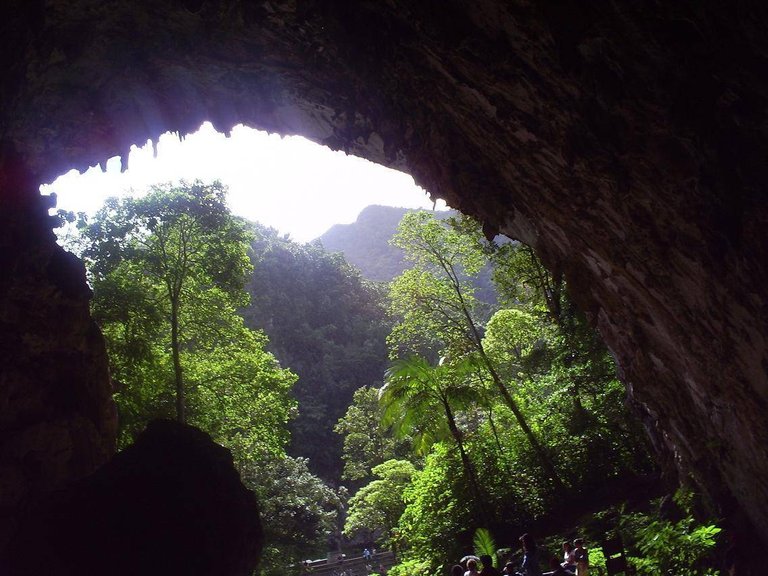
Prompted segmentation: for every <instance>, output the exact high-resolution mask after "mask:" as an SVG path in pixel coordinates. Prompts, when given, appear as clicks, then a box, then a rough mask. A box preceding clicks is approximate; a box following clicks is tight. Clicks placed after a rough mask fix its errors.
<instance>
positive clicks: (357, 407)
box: [334, 386, 411, 482]
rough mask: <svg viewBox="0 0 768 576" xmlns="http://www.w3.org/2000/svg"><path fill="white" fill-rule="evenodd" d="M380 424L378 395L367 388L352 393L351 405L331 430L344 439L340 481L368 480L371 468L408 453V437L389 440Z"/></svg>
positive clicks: (389, 436)
mask: <svg viewBox="0 0 768 576" xmlns="http://www.w3.org/2000/svg"><path fill="white" fill-rule="evenodd" d="M382 420H383V414H382V409H381V405H380V404H379V391H378V390H377V389H376V388H372V387H369V386H363V387H362V388H358V389H357V390H355V394H354V396H353V398H352V404H351V405H350V406H349V408H348V409H347V412H346V414H345V415H344V416H343V417H342V418H340V419H339V421H338V423H337V424H336V426H335V428H334V431H335V432H336V433H337V434H341V435H342V436H343V437H344V448H343V452H342V458H343V459H344V472H343V474H342V478H344V479H347V480H351V481H353V482H357V481H364V480H370V479H371V471H372V469H373V468H374V467H375V466H377V465H378V464H382V463H384V462H385V461H387V460H390V459H395V458H403V457H404V456H406V455H407V454H408V453H409V450H408V449H407V448H408V444H410V442H411V439H410V437H406V438H404V439H401V440H398V439H395V438H393V436H392V434H390V433H389V432H388V430H387V429H386V427H385V426H384V424H383V423H382Z"/></svg>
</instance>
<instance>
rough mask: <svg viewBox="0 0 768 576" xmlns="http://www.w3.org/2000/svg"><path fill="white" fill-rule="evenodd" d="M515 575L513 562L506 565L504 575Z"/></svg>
mask: <svg viewBox="0 0 768 576" xmlns="http://www.w3.org/2000/svg"><path fill="white" fill-rule="evenodd" d="M514 573H515V565H514V564H512V562H507V563H506V564H504V574H509V575H510V576H511V575H512V574H514Z"/></svg>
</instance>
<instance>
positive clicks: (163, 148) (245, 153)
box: [40, 122, 445, 242]
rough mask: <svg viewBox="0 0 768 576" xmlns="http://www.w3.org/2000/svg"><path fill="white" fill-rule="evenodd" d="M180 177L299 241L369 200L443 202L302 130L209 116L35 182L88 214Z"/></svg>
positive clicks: (62, 205) (62, 204) (344, 220)
mask: <svg viewBox="0 0 768 576" xmlns="http://www.w3.org/2000/svg"><path fill="white" fill-rule="evenodd" d="M180 180H185V181H188V182H190V181H193V180H200V181H203V182H212V181H214V180H219V181H221V182H222V183H223V184H224V185H225V186H227V188H228V194H227V202H228V205H229V206H230V209H231V210H232V213H233V214H234V215H235V216H238V217H242V218H245V219H246V220H249V221H252V222H259V223H260V224H263V225H265V226H268V227H271V228H275V229H276V230H277V231H278V232H279V233H281V234H288V235H290V236H291V238H292V239H294V240H296V241H298V242H309V241H310V240H314V239H316V238H318V237H319V236H320V235H322V234H323V233H325V232H326V231H328V229H330V228H331V226H333V225H335V224H350V223H352V222H354V221H355V219H356V218H357V216H358V215H359V213H360V211H361V210H362V209H363V208H365V207H366V206H370V205H382V206H394V207H402V208H418V209H439V210H443V209H445V205H444V203H443V202H438V201H434V202H433V201H432V200H430V199H429V197H428V193H427V192H425V191H424V190H423V189H421V188H419V187H417V186H416V185H415V183H414V182H413V179H412V178H411V177H410V176H408V175H407V174H404V173H402V172H398V171H396V170H392V169H390V168H386V167H384V166H382V165H380V164H375V163H373V162H370V161H368V160H364V159H363V158H360V157H356V156H350V155H347V154H345V153H343V152H340V151H332V150H331V149H329V148H328V147H326V146H322V145H319V144H315V143H314V142H311V141H308V140H306V139H304V138H302V137H300V136H280V135H278V134H268V133H266V132H264V131H259V130H254V129H251V128H248V127H246V126H242V125H238V126H234V127H233V128H232V129H230V130H229V131H227V133H226V134H224V133H222V132H218V131H216V130H215V129H214V128H213V126H212V125H211V123H210V122H205V123H203V124H202V125H201V126H200V128H199V129H198V130H197V131H195V132H193V133H191V134H187V135H186V136H184V137H181V136H179V135H178V134H172V133H165V134H163V135H161V136H159V137H158V138H157V139H156V140H155V141H148V142H147V143H146V144H145V145H144V146H136V145H134V146H131V148H130V152H129V153H128V155H127V156H126V157H123V158H121V157H113V158H110V159H109V160H106V161H103V162H100V163H99V164H98V165H95V166H91V167H90V168H89V169H88V170H86V171H84V172H78V171H77V170H75V169H72V170H70V171H68V172H66V173H64V174H62V175H61V176H59V177H58V178H56V179H55V180H53V181H52V182H50V183H48V184H44V185H42V186H41V187H40V190H41V193H42V194H44V195H48V194H52V193H53V194H55V195H56V209H59V210H63V211H65V212H72V213H75V214H76V213H79V212H84V213H86V214H93V213H94V212H95V211H96V210H97V209H98V208H99V207H100V206H101V205H102V204H103V202H104V200H105V199H106V198H107V197H110V196H114V197H120V196H125V195H135V194H141V193H143V192H144V191H146V190H147V189H148V188H149V187H150V186H151V185H153V184H158V183H161V182H171V181H172V182H177V181H180Z"/></svg>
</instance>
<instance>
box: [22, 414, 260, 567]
mask: <svg viewBox="0 0 768 576" xmlns="http://www.w3.org/2000/svg"><path fill="white" fill-rule="evenodd" d="M261 544H262V532H261V524H260V522H259V509H258V506H257V504H256V498H255V496H254V495H253V493H251V492H250V491H249V490H247V489H246V488H245V486H243V485H242V483H241V482H240V477H239V475H238V473H237V471H236V470H235V468H234V466H233V465H232V457H231V455H230V454H229V451H227V450H226V449H224V448H222V447H221V446H218V445H217V444H215V443H214V442H213V441H212V440H211V438H210V437H209V436H208V435H207V434H204V433H203V432H201V431H199V430H197V429H195V428H193V427H191V426H184V425H181V424H177V423H175V422H171V421H155V422H152V423H150V425H149V426H148V427H147V429H146V430H145V431H144V432H143V433H142V434H141V435H140V436H139V438H138V439H137V440H136V442H135V443H134V444H133V445H132V446H130V447H129V448H127V449H125V450H123V451H122V452H121V453H120V454H118V455H117V456H115V458H113V459H112V460H111V461H110V462H109V463H108V464H107V465H105V466H103V467H102V468H100V469H99V470H98V471H97V472H96V473H95V474H93V475H92V476H90V477H87V478H85V479H83V480H81V481H79V482H77V483H75V484H74V485H72V486H70V487H68V488H66V489H62V490H59V491H57V492H54V493H52V494H51V495H50V496H48V497H47V498H45V499H44V500H43V501H41V502H40V503H39V504H37V505H36V506H34V507H33V509H32V510H31V512H29V513H28V515H27V516H26V517H25V518H24V519H23V520H22V526H21V529H20V531H19V533H18V534H17V536H16V538H15V539H14V541H12V543H11V546H10V547H9V549H8V550H9V556H10V559H9V564H8V566H9V568H10V572H9V573H10V574H12V575H14V576H22V575H23V576H39V575H41V574H61V575H62V576H64V575H67V576H68V575H72V576H76V575H94V576H95V575H97V574H114V575H115V576H121V575H125V576H129V575H130V576H133V575H135V574H185V575H189V576H195V575H200V576H208V575H210V574H220V575H221V576H247V575H250V574H252V571H253V569H254V568H255V565H256V562H257V560H258V556H259V552H260V551H261Z"/></svg>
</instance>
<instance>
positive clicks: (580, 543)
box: [573, 538, 584, 548]
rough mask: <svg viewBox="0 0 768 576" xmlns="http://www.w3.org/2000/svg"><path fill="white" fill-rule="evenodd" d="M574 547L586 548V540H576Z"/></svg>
mask: <svg viewBox="0 0 768 576" xmlns="http://www.w3.org/2000/svg"><path fill="white" fill-rule="evenodd" d="M573 545H574V546H576V548H584V539H583V538H576V540H574V541H573Z"/></svg>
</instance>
